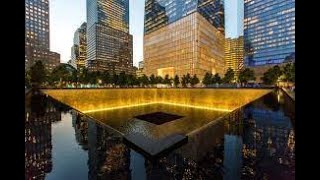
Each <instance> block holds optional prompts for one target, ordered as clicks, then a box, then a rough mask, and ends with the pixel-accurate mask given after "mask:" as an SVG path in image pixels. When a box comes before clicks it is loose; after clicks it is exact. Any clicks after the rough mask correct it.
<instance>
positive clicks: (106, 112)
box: [42, 88, 271, 157]
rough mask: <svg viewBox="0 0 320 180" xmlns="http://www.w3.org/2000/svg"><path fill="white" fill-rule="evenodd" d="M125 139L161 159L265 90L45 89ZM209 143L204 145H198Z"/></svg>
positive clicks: (135, 146) (260, 95)
mask: <svg viewBox="0 0 320 180" xmlns="http://www.w3.org/2000/svg"><path fill="white" fill-rule="evenodd" d="M42 91H43V92H44V93H46V94H48V95H50V96H51V97H53V98H55V99H56V100H58V101H61V102H62V103H64V104H67V105H69V106H71V107H72V108H74V109H76V110H78V111H80V112H82V113H84V114H86V115H87V116H89V117H90V118H92V119H95V120H96V121H98V122H100V123H102V124H104V125H106V126H107V127H108V128H111V129H113V130H115V132H117V133H118V134H120V135H122V137H123V139H124V141H125V142H127V144H128V145H131V146H132V147H133V148H134V149H137V150H138V151H140V152H142V154H144V155H145V156H146V157H160V156H162V155H164V154H166V153H169V152H171V151H173V150H174V149H176V148H178V147H179V146H182V145H184V144H185V143H187V142H188V141H189V140H188V138H191V137H194V136H195V135H198V134H199V132H200V131H201V132H202V131H203V129H206V128H208V127H209V126H211V125H212V124H215V123H217V122H218V121H219V120H220V119H222V118H223V117H224V116H226V115H227V114H228V113H230V112H232V111H233V110H235V109H237V108H239V107H241V106H243V105H245V104H247V103H250V102H252V101H254V100H256V99H258V98H260V97H262V96H264V95H266V94H268V93H269V92H271V90H267V89H205V88H204V89H67V90H42ZM199 143H205V142H201V141H200V142H199Z"/></svg>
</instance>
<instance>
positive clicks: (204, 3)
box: [144, 0, 224, 34]
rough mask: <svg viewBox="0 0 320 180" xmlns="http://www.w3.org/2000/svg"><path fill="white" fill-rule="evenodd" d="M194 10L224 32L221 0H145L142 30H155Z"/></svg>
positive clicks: (149, 31) (146, 31)
mask: <svg viewBox="0 0 320 180" xmlns="http://www.w3.org/2000/svg"><path fill="white" fill-rule="evenodd" d="M196 11H197V12H199V13H200V14H201V15H202V16H203V17H205V18H206V19H207V20H208V21H209V22H210V23H211V24H212V25H213V26H215V27H216V28H218V29H219V30H220V31H221V32H222V33H224V13H223V12H224V10H223V0H187V1H186V0H146V4H145V25H144V32H145V34H148V33H151V32H153V31H156V30H157V29H160V28H161V27H164V26H166V25H168V24H170V23H172V22H175V21H177V20H179V19H181V18H183V17H185V16H188V15H189V14H191V13H193V12H196Z"/></svg>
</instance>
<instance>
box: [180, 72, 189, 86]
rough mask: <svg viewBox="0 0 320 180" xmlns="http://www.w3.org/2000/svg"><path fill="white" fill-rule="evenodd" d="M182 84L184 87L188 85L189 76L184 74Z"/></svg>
mask: <svg viewBox="0 0 320 180" xmlns="http://www.w3.org/2000/svg"><path fill="white" fill-rule="evenodd" d="M181 85H182V87H187V86H188V80H187V76H186V75H183V76H182V79H181Z"/></svg>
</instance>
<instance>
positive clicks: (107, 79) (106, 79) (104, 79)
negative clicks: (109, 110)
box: [101, 71, 112, 85]
mask: <svg viewBox="0 0 320 180" xmlns="http://www.w3.org/2000/svg"><path fill="white" fill-rule="evenodd" d="M101 79H102V82H103V83H104V84H106V85H108V84H111V82H112V78H111V75H110V73H109V72H108V71H103V73H102V75H101Z"/></svg>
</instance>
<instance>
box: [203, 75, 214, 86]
mask: <svg viewBox="0 0 320 180" xmlns="http://www.w3.org/2000/svg"><path fill="white" fill-rule="evenodd" d="M202 83H203V84H204V85H205V86H208V85H209V84H211V83H212V74H211V73H208V72H207V73H206V74H205V75H204V78H203V80H202Z"/></svg>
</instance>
